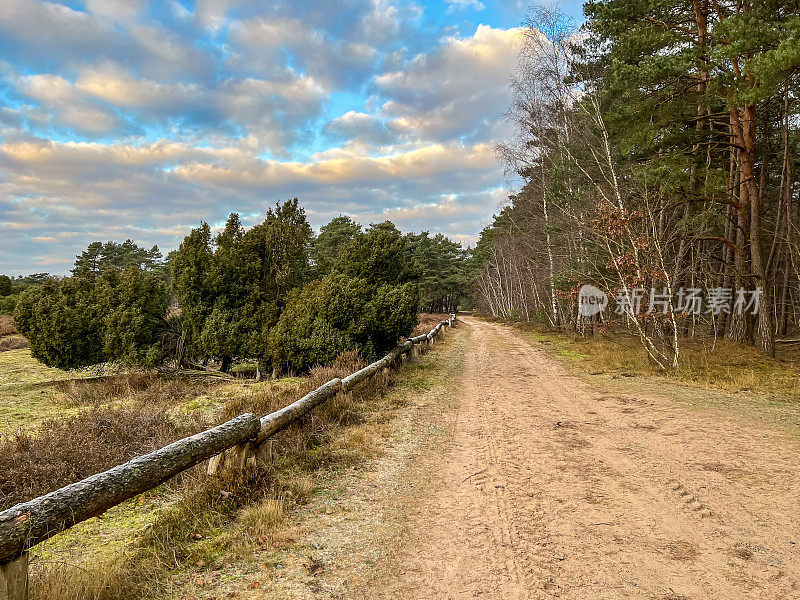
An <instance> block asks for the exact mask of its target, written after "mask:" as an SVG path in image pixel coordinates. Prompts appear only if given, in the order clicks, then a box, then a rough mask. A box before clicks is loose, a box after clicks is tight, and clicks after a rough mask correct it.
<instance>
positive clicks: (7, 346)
mask: <svg viewBox="0 0 800 600" xmlns="http://www.w3.org/2000/svg"><path fill="white" fill-rule="evenodd" d="M29 345H30V344H29V343H28V340H27V339H26V338H24V337H22V336H18V335H15V336H14V337H4V338H2V339H0V352H5V351H6V350H22V349H23V348H27V347H28V346H29Z"/></svg>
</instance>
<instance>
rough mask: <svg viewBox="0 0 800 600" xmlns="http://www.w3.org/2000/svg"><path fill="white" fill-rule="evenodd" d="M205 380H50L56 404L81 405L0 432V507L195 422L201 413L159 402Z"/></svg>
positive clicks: (140, 450) (195, 427)
mask: <svg viewBox="0 0 800 600" xmlns="http://www.w3.org/2000/svg"><path fill="white" fill-rule="evenodd" d="M213 385H214V384H209V383H205V382H202V381H192V380H187V379H167V378H161V377H158V376H157V375H155V374H153V373H133V374H129V375H118V376H114V377H108V378H103V379H92V380H77V381H76V380H70V381H63V382H57V383H56V384H55V386H56V388H57V390H56V392H55V401H56V402H57V403H59V404H60V405H62V406H65V407H76V406H77V407H85V408H84V409H83V410H79V411H77V412H76V413H75V414H72V415H70V416H62V417H58V418H52V419H48V420H45V421H44V422H42V423H41V424H40V425H39V426H38V427H37V428H36V429H31V428H26V429H18V430H16V431H14V432H12V433H10V434H8V435H6V436H5V437H2V438H0V509H1V508H4V507H8V506H11V505H12V504H15V503H17V502H22V501H24V500H28V499H30V498H34V497H36V496H39V495H42V494H45V493H47V492H49V491H52V490H54V489H57V488H59V487H61V486H64V485H67V484H69V483H73V482H75V481H79V480H81V479H83V478H85V477H88V476H89V475H93V474H94V473H98V472H100V471H104V470H106V469H109V468H111V467H113V466H115V465H117V464H120V463H122V462H125V461H127V460H130V459H131V458H133V457H135V456H138V455H140V454H145V453H147V452H151V451H153V450H156V449H158V448H161V447H162V446H164V445H166V444H168V443H170V442H172V441H174V440H176V439H178V438H180V437H183V436H185V435H189V434H190V433H194V432H196V431H199V430H201V429H203V428H204V427H206V426H207V425H208V424H207V423H205V422H204V420H203V419H202V415H199V414H192V413H189V414H187V415H185V416H184V415H182V418H181V419H180V420H177V419H174V418H172V417H171V416H170V413H169V412H168V410H167V409H168V408H170V407H171V406H173V405H175V404H176V403H180V402H185V401H186V399H187V398H191V397H192V396H196V395H199V394H202V393H205V392H207V391H208V390H209V389H211V388H212V386H213Z"/></svg>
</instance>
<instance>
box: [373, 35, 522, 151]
mask: <svg viewBox="0 0 800 600" xmlns="http://www.w3.org/2000/svg"><path fill="white" fill-rule="evenodd" d="M520 36H521V31H520V30H519V29H495V28H493V27H490V26H488V25H480V26H478V28H477V29H476V31H475V34H474V35H473V36H471V37H468V38H460V37H447V38H445V39H443V40H442V43H441V45H440V46H439V47H438V48H437V49H436V50H434V51H432V52H430V53H426V54H419V55H417V56H416V57H414V58H413V59H412V60H410V61H409V62H408V63H407V64H406V65H405V67H404V68H403V69H398V70H396V71H393V72H389V73H385V74H383V75H380V76H378V77H377V78H376V80H375V81H376V84H377V85H378V87H379V88H381V90H382V93H383V95H384V96H385V97H388V98H389V99H388V100H387V101H386V102H385V103H384V104H383V107H382V108H383V111H384V112H385V113H386V114H387V115H389V116H390V117H392V119H391V121H390V124H389V125H390V127H392V128H394V129H395V130H396V131H397V133H398V134H400V135H404V136H408V137H416V138H428V139H430V138H434V139H447V138H449V137H452V136H481V135H483V136H484V137H485V135H486V132H487V131H488V130H490V129H491V128H492V127H493V126H494V125H495V124H496V123H497V121H498V120H499V119H500V117H501V115H502V112H503V111H504V110H505V108H506V107H507V106H508V103H509V99H510V97H509V92H508V79H509V77H510V76H511V75H512V73H513V70H514V65H515V63H516V56H517V52H518V50H519V47H520V42H521V38H520Z"/></svg>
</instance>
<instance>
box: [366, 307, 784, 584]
mask: <svg viewBox="0 0 800 600" xmlns="http://www.w3.org/2000/svg"><path fill="white" fill-rule="evenodd" d="M465 320H466V325H468V327H469V328H470V330H471V332H470V335H471V340H470V348H471V350H470V351H469V353H468V355H467V357H466V372H465V374H464V380H463V386H462V387H461V390H460V399H459V402H458V408H457V409H456V410H454V411H453V412H452V414H451V415H450V416H448V417H446V419H450V423H449V425H450V430H451V432H452V433H451V434H450V435H451V439H449V440H447V442H448V443H447V446H448V447H449V450H448V451H447V452H446V453H444V454H441V453H439V454H437V455H435V456H429V457H426V458H423V459H422V461H423V465H422V466H421V467H419V469H420V477H423V478H425V479H427V480H428V482H429V485H428V486H427V488H426V489H427V490H428V491H427V492H426V494H425V496H424V497H422V498H418V499H417V500H416V501H414V502H409V505H408V513H409V514H407V516H406V517H407V523H408V525H407V530H406V532H405V534H404V535H403V536H402V541H401V543H400V547H399V549H398V550H397V552H396V553H395V555H394V557H393V558H392V561H393V562H394V563H396V564H394V565H393V567H392V569H391V571H392V575H391V576H388V577H384V578H382V580H381V581H380V582H378V584H376V585H375V586H374V587H372V588H371V589H369V590H366V591H362V592H361V593H359V597H368V598H400V599H411V598H413V599H431V600H433V599H444V598H498V599H517V598H576V599H577V598H580V599H584V598H585V599H604V598H648V599H650V598H659V599H664V600H666V599H672V600H678V599H698V600H700V599H719V600H733V599H739V598H753V599H755V598H759V599H778V598H800V453H799V451H798V447H797V445H796V444H794V443H792V442H790V441H788V440H786V439H785V438H783V437H782V436H781V435H780V433H779V432H776V431H771V430H768V429H764V428H760V427H757V426H756V425H755V424H753V423H752V422H748V421H746V420H743V419H738V418H736V416H735V415H731V416H730V417H727V416H725V415H722V416H720V414H719V413H712V412H711V411H701V410H692V409H691V408H690V407H688V406H686V405H683V404H680V403H677V402H675V401H672V400H670V399H668V398H663V397H661V398H659V397H647V396H640V397H635V398H634V397H630V396H626V397H623V396H610V395H603V394H602V393H599V392H597V391H594V390H593V389H591V387H590V386H588V385H587V384H585V383H583V382H582V381H580V380H579V379H577V378H575V377H571V376H569V375H567V373H566V372H565V371H564V369H563V368H562V367H561V366H560V365H559V364H557V363H556V362H555V361H553V360H552V359H551V358H548V356H547V355H546V354H545V353H544V351H542V350H539V349H537V348H535V347H532V346H531V345H529V344H528V343H527V342H525V341H524V340H523V339H522V338H520V337H519V336H518V335H517V334H516V333H515V332H513V331H512V330H510V329H508V328H505V327H502V326H500V325H495V324H490V323H486V322H482V321H479V320H475V319H465Z"/></svg>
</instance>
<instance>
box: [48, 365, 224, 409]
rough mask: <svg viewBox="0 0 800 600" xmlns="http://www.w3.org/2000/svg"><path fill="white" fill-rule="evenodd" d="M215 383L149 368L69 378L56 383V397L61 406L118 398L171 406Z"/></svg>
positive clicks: (103, 401) (214, 385) (215, 383)
mask: <svg viewBox="0 0 800 600" xmlns="http://www.w3.org/2000/svg"><path fill="white" fill-rule="evenodd" d="M219 385H220V383H218V382H211V381H208V380H204V379H192V378H181V377H161V376H159V375H158V373H155V372H152V371H141V372H133V373H128V374H123V375H112V376H109V377H102V378H94V379H73V380H69V381H63V382H59V383H57V384H56V390H57V393H56V400H57V401H58V402H60V403H62V404H64V405H65V406H92V405H99V404H104V403H106V402H109V401H111V400H115V399H120V398H130V399H131V400H134V401H138V402H144V403H148V404H161V405H163V406H172V405H174V404H175V403H176V402H178V401H180V402H184V401H186V400H188V399H190V398H192V397H194V396H198V395H200V394H206V393H208V392H209V391H211V390H212V389H213V388H214V387H217V386H219Z"/></svg>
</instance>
